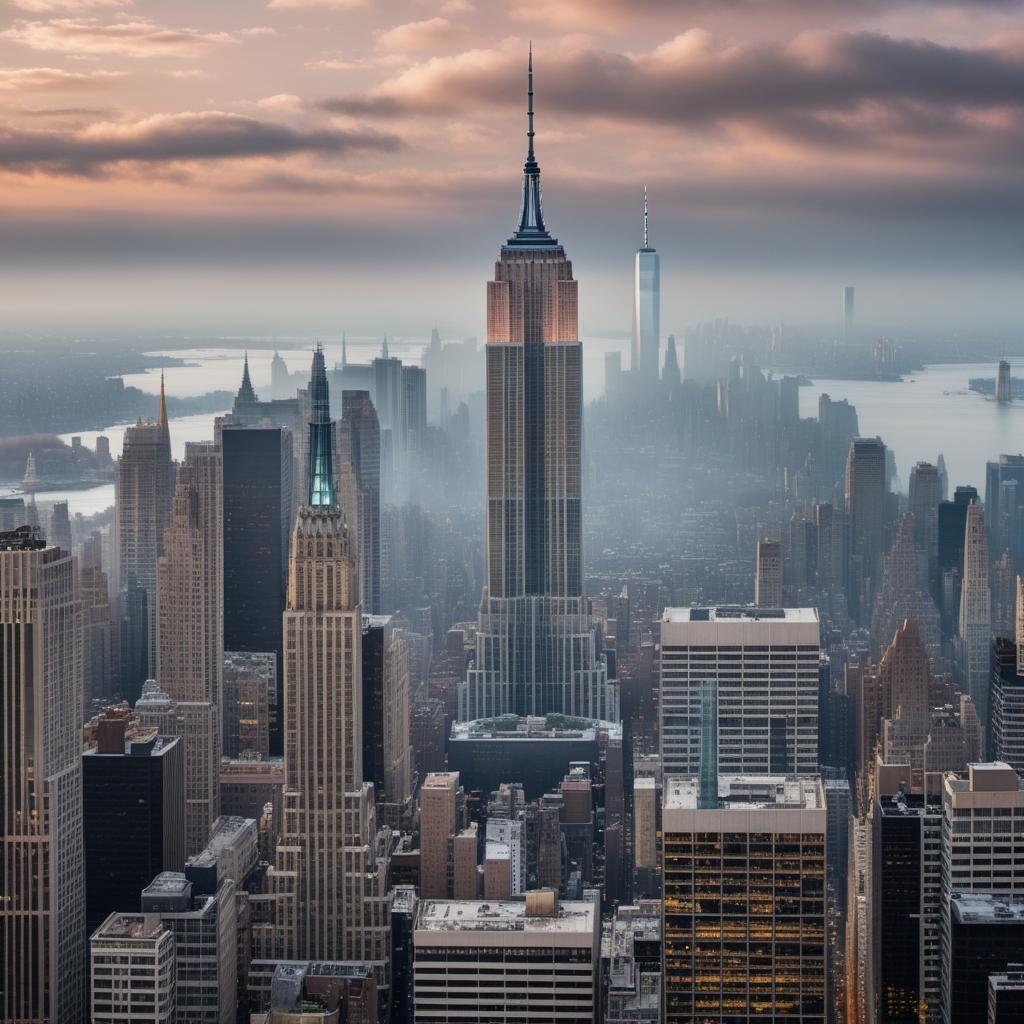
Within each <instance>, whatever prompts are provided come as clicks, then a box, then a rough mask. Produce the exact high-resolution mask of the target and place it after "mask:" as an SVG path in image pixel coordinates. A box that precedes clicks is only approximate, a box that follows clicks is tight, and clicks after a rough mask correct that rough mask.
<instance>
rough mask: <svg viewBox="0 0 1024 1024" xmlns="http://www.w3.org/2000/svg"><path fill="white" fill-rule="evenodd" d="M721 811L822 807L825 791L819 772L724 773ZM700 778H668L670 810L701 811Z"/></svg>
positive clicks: (720, 793) (666, 794)
mask: <svg viewBox="0 0 1024 1024" xmlns="http://www.w3.org/2000/svg"><path fill="white" fill-rule="evenodd" d="M718 798H719V801H720V806H719V807H718V808H717V810H763V809H765V808H775V809H798V810H820V809H821V808H823V807H824V806H825V803H824V790H823V789H822V787H821V780H820V779H819V778H818V777H817V776H816V775H720V776H719V777H718ZM699 799H700V780H699V779H698V778H697V776H696V775H670V776H668V778H667V779H666V780H665V797H664V800H665V803H664V806H665V809H666V810H690V811H693V810H697V807H698V803H699Z"/></svg>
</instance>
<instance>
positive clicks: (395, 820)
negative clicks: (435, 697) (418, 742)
mask: <svg viewBox="0 0 1024 1024" xmlns="http://www.w3.org/2000/svg"><path fill="white" fill-rule="evenodd" d="M362 668H363V774H364V776H365V778H366V781H367V782H372V783H373V787H374V795H375V799H376V802H377V813H378V815H379V816H380V818H381V822H382V824H386V825H387V826H388V827H389V828H397V827H398V826H399V822H400V821H401V820H402V819H403V817H405V818H409V817H410V816H411V813H412V744H411V742H410V738H409V649H408V645H407V644H406V642H405V640H404V639H403V637H402V635H401V632H400V631H399V630H397V629H395V628H394V626H393V625H392V623H391V616H390V615H364V616H363V666H362Z"/></svg>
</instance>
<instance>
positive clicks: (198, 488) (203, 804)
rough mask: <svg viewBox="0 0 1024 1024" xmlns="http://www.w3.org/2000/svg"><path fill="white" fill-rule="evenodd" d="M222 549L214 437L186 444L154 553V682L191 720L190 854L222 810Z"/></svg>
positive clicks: (203, 840)
mask: <svg viewBox="0 0 1024 1024" xmlns="http://www.w3.org/2000/svg"><path fill="white" fill-rule="evenodd" d="M223 555H224V547H223V539H222V536H221V451H220V448H218V447H217V446H216V445H213V444H188V445H186V446H185V461H184V462H183V463H182V464H181V466H180V468H179V470H178V484H177V488H176V489H175V492H174V502H173V510H172V513H171V523H170V526H168V528H167V533H166V536H165V540H164V554H162V555H161V556H160V565H159V586H158V602H159V604H158V615H157V621H158V634H159V661H158V663H157V672H158V679H159V681H160V686H161V687H162V688H163V689H164V690H165V691H166V692H167V693H168V694H169V695H170V697H171V699H172V700H174V701H175V702H176V703H177V705H178V709H179V711H182V712H184V713H185V717H186V718H187V719H188V721H189V722H190V726H189V728H188V729H187V730H186V732H185V733H184V735H183V737H182V738H183V740H184V747H185V831H186V849H187V852H188V853H189V855H191V854H195V853H198V852H199V851H200V850H202V849H203V847H204V846H206V843H207V840H208V839H209V832H210V826H211V825H212V824H213V822H214V820H215V819H216V818H217V816H218V814H219V813H220V803H219V801H220V787H219V785H218V773H219V770H220V755H221V746H222V744H221V725H220V721H221V700H222V694H223V684H224V615H223V601H224V557H223ZM186 706H187V707H186Z"/></svg>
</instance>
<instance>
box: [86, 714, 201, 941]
mask: <svg viewBox="0 0 1024 1024" xmlns="http://www.w3.org/2000/svg"><path fill="white" fill-rule="evenodd" d="M98 740H99V743H98V745H97V747H96V748H95V749H94V750H89V751H86V752H85V753H84V754H83V755H82V805H83V831H84V836H85V893H86V927H87V928H88V931H89V932H90V933H91V932H93V931H94V930H95V929H96V928H98V927H99V925H100V924H102V922H103V921H104V919H105V918H106V917H107V915H108V914H111V913H113V912H114V911H117V910H133V909H134V908H135V907H136V906H137V905H138V899H139V893H140V892H141V891H142V890H143V889H144V888H145V887H146V886H147V885H148V884H149V883H150V882H151V881H152V880H153V878H154V876H156V875H158V874H159V873H160V872H161V871H181V869H182V868H183V867H184V865H185V764H184V756H185V752H184V748H183V745H182V744H183V741H182V740H181V739H179V738H178V737H177V736H157V735H156V734H155V733H154V734H152V735H150V736H148V737H145V738H139V739H129V740H127V742H126V741H125V721H124V719H123V718H119V719H117V718H115V719H104V720H103V721H101V722H100V726H99V730H98Z"/></svg>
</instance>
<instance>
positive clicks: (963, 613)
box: [960, 501, 992, 731]
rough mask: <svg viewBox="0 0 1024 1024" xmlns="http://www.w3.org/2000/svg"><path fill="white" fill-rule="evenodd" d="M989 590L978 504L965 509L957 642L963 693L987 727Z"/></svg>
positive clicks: (988, 705)
mask: <svg viewBox="0 0 1024 1024" xmlns="http://www.w3.org/2000/svg"><path fill="white" fill-rule="evenodd" d="M991 599H992V598H991V594H990V592H989V588H988V542H987V541H986V539H985V517H984V514H983V512H982V508H981V505H980V504H979V503H978V502H977V501H974V502H972V503H971V504H970V505H969V506H968V507H967V527H966V533H965V535H964V572H963V588H962V591H961V596H960V642H961V645H962V651H963V666H962V671H963V683H964V685H963V687H962V689H963V691H964V692H965V693H967V694H969V696H970V698H971V700H973V701H974V707H975V708H976V709H977V712H978V718H980V719H981V724H982V728H983V729H985V730H986V731H987V729H988V724H989V709H990V699H989V692H990V689H991V676H992V671H991V666H990V664H989V657H990V651H991V645H992V607H991Z"/></svg>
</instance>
